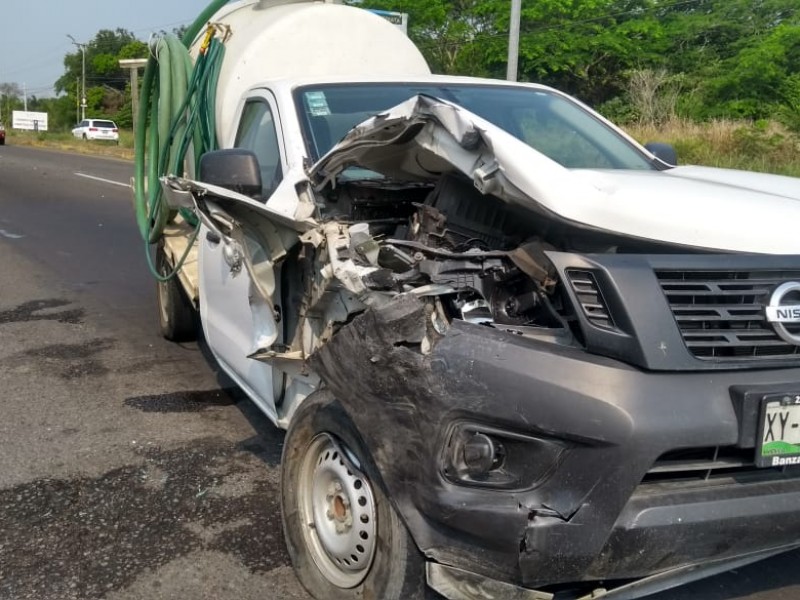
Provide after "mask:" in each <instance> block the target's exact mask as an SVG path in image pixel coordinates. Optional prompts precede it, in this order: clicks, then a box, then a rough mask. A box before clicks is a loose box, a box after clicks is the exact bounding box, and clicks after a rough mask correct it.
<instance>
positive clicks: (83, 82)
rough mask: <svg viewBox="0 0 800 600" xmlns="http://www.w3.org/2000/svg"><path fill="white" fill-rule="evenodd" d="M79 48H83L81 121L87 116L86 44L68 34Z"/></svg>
mask: <svg viewBox="0 0 800 600" xmlns="http://www.w3.org/2000/svg"><path fill="white" fill-rule="evenodd" d="M67 37H68V38H69V39H71V40H72V43H73V44H75V45H76V46H77V47H78V48H80V49H81V121H82V120H84V119H85V118H86V44H81V43H80V42H77V41H76V40H75V38H74V37H72V36H71V35H70V34H67Z"/></svg>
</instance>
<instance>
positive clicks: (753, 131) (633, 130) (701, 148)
mask: <svg viewBox="0 0 800 600" xmlns="http://www.w3.org/2000/svg"><path fill="white" fill-rule="evenodd" d="M625 129H626V130H627V131H628V133H629V134H630V135H632V136H633V137H634V138H636V139H637V140H639V141H640V142H643V143H646V142H652V141H659V142H667V143H669V144H672V145H673V146H674V147H675V150H676V151H677V152H678V158H679V160H680V162H681V164H696V165H707V166H714V167H728V168H733V169H745V170H749V171H763V172H767V173H780V174H783V175H793V176H795V177H800V136H799V135H798V134H797V133H793V132H791V131H789V130H788V129H786V128H785V127H783V126H782V125H780V124H779V123H775V122H764V123H755V124H754V123H749V122H743V121H724V120H720V121H711V122H708V123H696V122H693V121H686V120H681V119H674V120H672V121H669V122H667V123H664V124H662V125H644V124H632V125H628V126H627V127H625Z"/></svg>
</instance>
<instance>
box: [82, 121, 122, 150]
mask: <svg viewBox="0 0 800 600" xmlns="http://www.w3.org/2000/svg"><path fill="white" fill-rule="evenodd" d="M72 135H73V136H75V137H76V138H81V139H84V140H108V141H112V142H116V143H118V144H119V128H118V127H117V124H116V123H114V121H109V120H108V119H84V120H83V121H81V122H80V123H78V124H77V125H76V126H75V127H74V128H73V129H72Z"/></svg>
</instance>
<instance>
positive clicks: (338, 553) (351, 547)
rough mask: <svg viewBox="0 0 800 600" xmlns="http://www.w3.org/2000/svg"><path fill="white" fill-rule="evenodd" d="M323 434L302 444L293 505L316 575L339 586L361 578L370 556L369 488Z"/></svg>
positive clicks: (373, 521) (373, 525)
mask: <svg viewBox="0 0 800 600" xmlns="http://www.w3.org/2000/svg"><path fill="white" fill-rule="evenodd" d="M349 463H350V461H349V460H347V458H346V457H344V456H342V449H341V447H340V446H339V445H337V444H336V443H334V441H333V440H332V439H331V437H329V436H328V435H327V434H324V433H323V434H319V435H317V436H316V437H315V438H314V439H312V440H311V442H310V443H309V445H308V448H307V449H306V452H305V455H304V457H303V461H302V463H301V466H300V477H299V480H298V508H299V512H300V519H301V527H302V530H303V539H304V541H305V544H306V548H308V550H309V553H310V554H311V558H312V559H313V561H314V563H315V564H316V565H317V568H319V570H320V572H321V573H322V575H323V576H324V577H325V578H326V579H327V580H328V581H329V582H331V583H332V584H334V585H336V586H338V587H340V588H352V587H355V586H357V585H358V584H360V583H361V582H362V581H364V578H365V577H366V576H367V573H368V572H369V569H370V567H371V566H372V561H373V559H374V557H375V545H376V542H377V518H376V511H375V500H374V495H373V494H372V487H371V485H370V483H369V481H368V480H367V478H366V477H364V475H362V474H361V473H359V472H356V471H355V470H354V469H353V468H352V466H350V465H349Z"/></svg>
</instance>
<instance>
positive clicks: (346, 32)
mask: <svg viewBox="0 0 800 600" xmlns="http://www.w3.org/2000/svg"><path fill="white" fill-rule="evenodd" d="M210 21H211V22H212V23H219V24H222V25H226V26H228V27H230V37H229V38H228V40H227V41H226V42H225V57H224V59H223V63H222V70H221V72H220V77H219V83H218V86H217V108H216V119H217V133H218V135H220V139H226V138H225V137H224V135H223V134H224V133H226V132H225V130H226V129H227V128H228V127H229V126H230V125H226V124H229V123H230V122H231V120H232V119H233V113H234V111H235V110H236V106H237V104H238V102H239V99H240V98H241V96H242V94H243V93H244V92H245V91H246V90H247V89H249V88H251V87H253V86H255V85H257V84H259V83H263V82H266V81H269V80H273V79H284V78H306V77H311V78H313V77H329V76H345V77H346V76H353V77H358V76H367V77H369V76H378V77H381V76H390V77H393V78H394V77H396V78H397V79H398V80H402V79H404V78H408V77H412V78H413V77H415V76H424V75H429V74H430V69H429V67H428V64H427V63H426V62H425V59H424V58H423V56H422V54H421V53H420V51H419V50H418V49H417V47H416V46H415V45H414V44H413V43H412V42H411V40H409V39H408V37H406V35H405V34H404V33H403V32H402V31H401V30H400V29H399V28H398V27H397V26H396V25H393V24H391V23H389V22H388V21H387V20H386V19H383V18H382V17H379V16H377V15H375V14H373V13H371V12H369V11H366V10H362V9H359V8H354V7H351V6H344V5H341V4H334V3H331V2H323V1H308V0H306V1H302V0H299V1H298V0H296V1H294V2H292V1H286V0H283V1H282V0H240V1H239V2H232V3H230V4H226V5H225V6H224V7H223V8H221V9H220V10H219V11H218V12H217V13H216V14H215V15H214V16H213V17H212V18H211V19H210ZM204 33H205V32H201V33H200V34H199V35H198V38H197V40H196V41H195V43H194V44H193V46H192V54H193V55H196V54H197V46H198V43H199V41H200V40H202V39H203V36H204Z"/></svg>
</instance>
